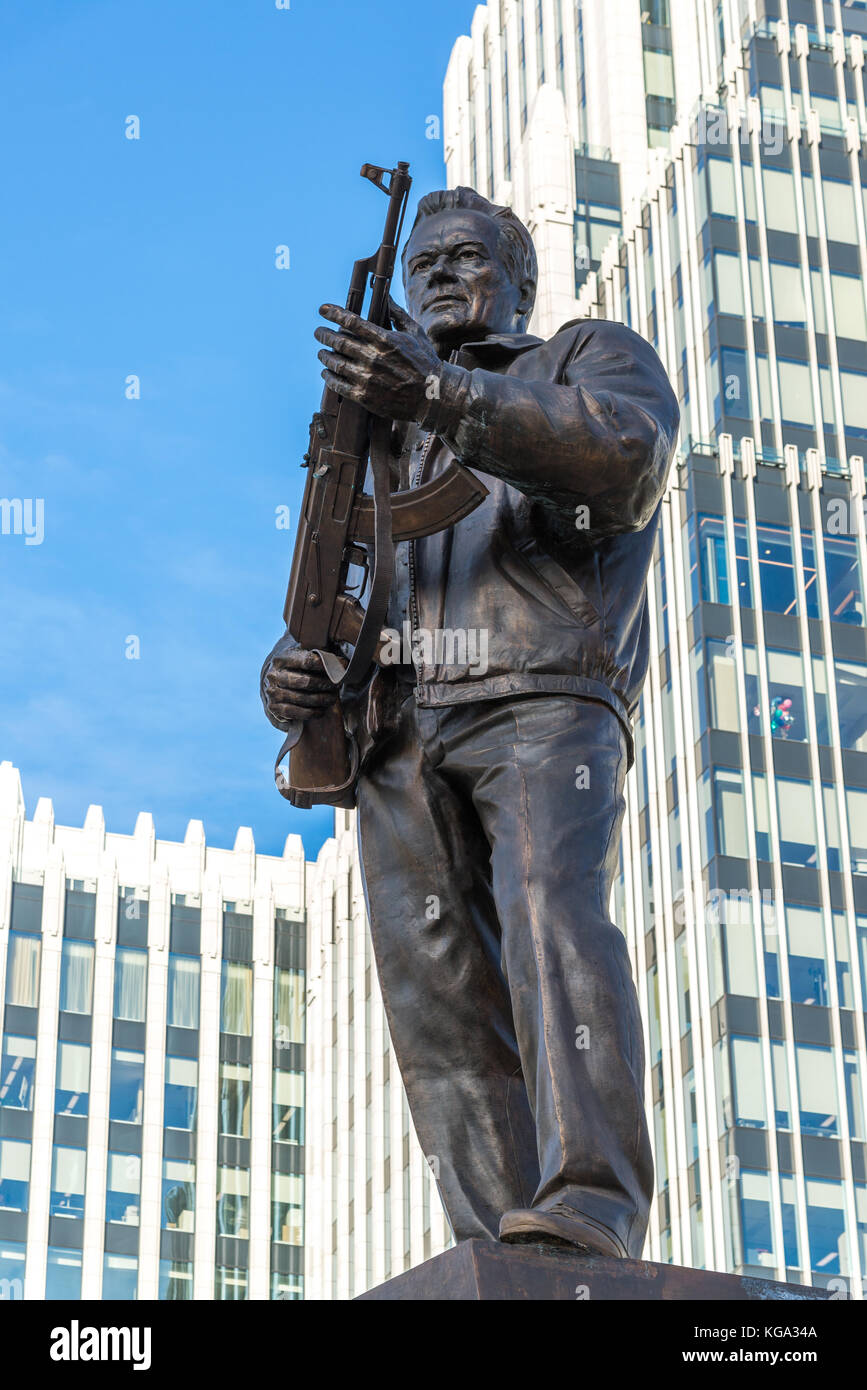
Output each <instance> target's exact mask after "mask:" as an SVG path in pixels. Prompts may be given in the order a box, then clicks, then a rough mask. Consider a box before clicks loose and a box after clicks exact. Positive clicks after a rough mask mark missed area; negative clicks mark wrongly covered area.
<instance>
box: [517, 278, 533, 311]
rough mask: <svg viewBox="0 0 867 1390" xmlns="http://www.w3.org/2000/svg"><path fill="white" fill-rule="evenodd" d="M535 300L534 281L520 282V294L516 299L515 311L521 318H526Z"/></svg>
mask: <svg viewBox="0 0 867 1390" xmlns="http://www.w3.org/2000/svg"><path fill="white" fill-rule="evenodd" d="M535 302H536V281H535V280H523V281H522V282H521V295H520V298H519V300H518V309H517V312H518V314H519V315H520V316H521V318H524V319H528V318H529V317H530V315H531V314H532V312H533V305H534V304H535Z"/></svg>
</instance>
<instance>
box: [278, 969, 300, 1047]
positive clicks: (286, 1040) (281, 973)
mask: <svg viewBox="0 0 867 1390" xmlns="http://www.w3.org/2000/svg"><path fill="white" fill-rule="evenodd" d="M274 1037H275V1040H276V1043H277V1046H278V1047H287V1046H289V1044H291V1043H303V1041H304V972H303V970H283V969H281V968H280V967H279V966H278V968H277V970H276V971H275V973H274Z"/></svg>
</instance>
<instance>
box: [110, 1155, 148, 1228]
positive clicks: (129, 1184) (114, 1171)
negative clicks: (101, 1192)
mask: <svg viewBox="0 0 867 1390" xmlns="http://www.w3.org/2000/svg"><path fill="white" fill-rule="evenodd" d="M140 1193H141V1157H140V1156H139V1154H119V1153H110V1154H109V1155H108V1174H107V1181H106V1192H105V1219H106V1221H112V1222H115V1223H120V1224H122V1225H126V1226H137V1225H138V1224H139V1203H140V1200H141V1198H140Z"/></svg>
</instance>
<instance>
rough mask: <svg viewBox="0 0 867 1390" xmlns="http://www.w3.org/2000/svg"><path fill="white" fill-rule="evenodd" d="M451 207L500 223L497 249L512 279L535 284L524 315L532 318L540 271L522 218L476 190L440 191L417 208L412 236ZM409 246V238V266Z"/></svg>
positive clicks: (425, 198)
mask: <svg viewBox="0 0 867 1390" xmlns="http://www.w3.org/2000/svg"><path fill="white" fill-rule="evenodd" d="M451 208H466V209H467V210H468V211H470V212H483V213H485V215H486V216H487V217H490V218H491V220H492V221H493V222H495V223H496V224H497V230H498V232H499V244H498V249H499V252H500V256H501V258H502V261H503V264H504V265H505V267H506V270H507V271H508V272H509V276H510V277H511V279H512V280H513V281H514V283H515V284H516V285H523V284H525V283H526V282H527V281H529V282H530V283H531V284H532V287H533V288H532V291H531V297H530V305H529V308H528V309H527V311H526V314H525V316H524V317H525V318H529V317H530V314H531V312H532V309H533V302H534V300H535V298H536V284H537V280H538V275H539V271H538V265H537V262H536V248H535V247H534V245H533V238H532V237H531V236H530V233H529V232H528V231H527V228H526V227H525V226H524V224H523V222H522V221H521V219H520V218H519V217H516V216H515V214H514V213H513V211H512V209H511V208H504V207H499V206H498V205H497V204H496V203H492V202H490V200H489V199H488V198H484V197H483V196H482V194H481V193H477V192H476V191H475V189H473V188H463V187H459V188H440V189H437V190H436V192H434V193H427V194H425V196H424V197H423V198H422V200H421V202H420V203H419V205H418V211H417V213H416V215H415V221H414V222H413V224H412V231H411V232H410V236H412V232H414V231H415V229H416V227H417V226H418V224H419V222H423V221H424V219H425V218H426V217H432V216H433V215H434V213H437V212H447V211H449V210H450V209H451ZM408 245H409V238H407V242H406V245H405V246H404V248H403V263H404V265H405V264H406V248H407V246H408Z"/></svg>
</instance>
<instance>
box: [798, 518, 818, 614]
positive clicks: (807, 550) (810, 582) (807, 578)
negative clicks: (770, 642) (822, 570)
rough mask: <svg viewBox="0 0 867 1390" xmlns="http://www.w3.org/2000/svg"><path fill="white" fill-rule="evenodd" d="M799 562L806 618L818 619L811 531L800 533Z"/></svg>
mask: <svg viewBox="0 0 867 1390" xmlns="http://www.w3.org/2000/svg"><path fill="white" fill-rule="evenodd" d="M801 561H802V564H803V566H804V596H805V599H806V606H807V617H808V618H818V617H819V616H820V612H819V584H818V570H817V569H816V546H815V542H814V540H813V533H812V531H802V532H801Z"/></svg>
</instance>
